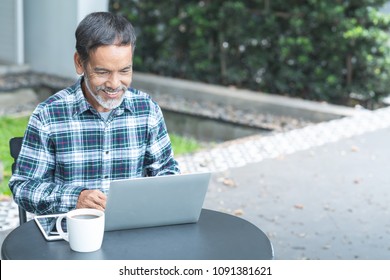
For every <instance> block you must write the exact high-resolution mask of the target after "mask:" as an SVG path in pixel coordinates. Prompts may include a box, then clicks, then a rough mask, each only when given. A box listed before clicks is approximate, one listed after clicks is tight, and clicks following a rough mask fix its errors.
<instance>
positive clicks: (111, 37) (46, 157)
mask: <svg viewBox="0 0 390 280" xmlns="http://www.w3.org/2000/svg"><path fill="white" fill-rule="evenodd" d="M135 41H136V36H135V32H134V29H133V27H132V25H131V24H130V23H129V22H128V21H127V20H126V19H125V18H124V17H121V16H117V15H114V14H111V13H106V12H99V13H92V14H90V15H88V16H87V17H86V18H85V19H84V20H83V21H82V22H80V24H79V26H78V27H77V30H76V53H75V55H74V63H75V67H76V72H77V73H78V74H79V75H81V77H80V79H79V80H78V81H77V82H76V84H74V85H73V86H71V87H69V88H66V89H64V90H61V91H59V92H58V93H56V94H55V95H53V96H51V97H50V98H48V99H47V100H46V101H45V102H43V103H41V104H40V105H38V107H37V108H36V109H35V111H34V112H33V114H32V116H31V118H30V121H29V124H28V127H27V130H26V133H25V136H24V140H23V145H22V149H21V152H20V154H19V157H18V161H17V165H16V170H15V173H14V175H13V176H12V178H11V180H10V183H9V186H10V189H11V191H12V192H13V195H14V199H15V202H16V203H17V204H19V205H20V206H21V207H22V208H24V209H25V210H27V211H28V212H32V213H36V214H50V213H63V212H68V211H69V210H71V209H74V208H96V209H101V210H103V209H105V205H106V193H107V191H108V189H109V184H110V181H112V180H118V179H125V178H133V177H141V176H161V175H168V174H178V173H179V172H180V171H179V168H178V164H177V162H176V161H175V159H174V158H173V152H172V148H171V143H170V139H169V136H168V134H167V129H166V126H165V122H164V119H163V116H162V113H161V109H160V108H159V106H158V105H157V104H156V103H155V102H154V101H153V100H152V99H151V98H150V97H149V96H148V95H147V94H146V93H143V92H141V91H139V90H136V89H132V88H129V87H130V84H131V81H132V71H133V67H132V64H133V53H134V48H135Z"/></svg>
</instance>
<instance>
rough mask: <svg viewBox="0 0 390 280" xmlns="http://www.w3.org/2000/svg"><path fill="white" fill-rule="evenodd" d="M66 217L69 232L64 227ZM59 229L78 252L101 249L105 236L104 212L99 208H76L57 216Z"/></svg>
mask: <svg viewBox="0 0 390 280" xmlns="http://www.w3.org/2000/svg"><path fill="white" fill-rule="evenodd" d="M65 217H66V224H67V230H68V232H67V233H66V232H64V231H63V229H62V220H63V219H64V218H65ZM56 225H57V231H58V233H59V234H60V236H61V237H62V238H63V239H65V240H66V241H68V242H69V245H70V248H71V249H72V250H73V251H77V252H93V251H97V250H99V249H100V247H101V246H102V243H103V236H104V212H103V211H101V210H97V209H87V208H83V209H75V210H72V211H69V212H68V213H66V214H64V215H61V216H59V217H58V218H57V223H56Z"/></svg>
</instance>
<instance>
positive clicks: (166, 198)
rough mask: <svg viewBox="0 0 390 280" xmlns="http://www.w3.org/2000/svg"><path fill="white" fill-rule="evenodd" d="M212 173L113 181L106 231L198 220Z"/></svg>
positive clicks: (106, 215) (106, 211) (108, 203)
mask: <svg viewBox="0 0 390 280" xmlns="http://www.w3.org/2000/svg"><path fill="white" fill-rule="evenodd" d="M210 177H211V173H208V172H205V173H193V174H178V175H166V176H156V177H142V178H135V179H126V180H118V181H113V182H111V183H110V190H109V192H108V197H107V203H106V210H105V231H113V230H124V229H134V228H144V227H155V226H165V225H174V224H184V223H196V222H197V221H198V220H199V216H200V212H201V210H202V206H203V201H204V199H205V196H206V192H207V188H208V185H209V181H210Z"/></svg>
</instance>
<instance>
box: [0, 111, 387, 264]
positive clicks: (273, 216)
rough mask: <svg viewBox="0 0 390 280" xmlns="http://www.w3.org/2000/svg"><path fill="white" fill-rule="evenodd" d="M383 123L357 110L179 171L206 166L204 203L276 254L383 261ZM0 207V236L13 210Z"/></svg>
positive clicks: (184, 162) (192, 161) (382, 114)
mask: <svg viewBox="0 0 390 280" xmlns="http://www.w3.org/2000/svg"><path fill="white" fill-rule="evenodd" d="M389 128H390V108H385V109H379V110H376V111H373V112H371V111H365V110H362V111H361V113H360V114H357V115H356V116H354V117H346V118H342V119H337V120H333V121H329V122H324V123H320V124H316V125H311V126H308V127H305V128H302V129H296V130H292V131H289V132H285V133H278V134H274V135H271V136H252V137H248V138H242V139H238V140H235V141H231V142H226V143H223V144H220V145H217V146H215V147H214V148H211V149H208V150H205V151H200V152H198V153H195V154H193V155H187V156H182V157H178V161H179V163H180V165H181V167H182V170H183V172H200V171H212V172H213V176H212V180H211V183H210V186H209V191H208V193H207V196H206V200H205V203H204V207H205V208H209V209H215V210H219V211H224V212H227V213H231V214H234V215H237V216H240V217H242V218H244V219H247V220H249V221H250V222H252V223H254V224H255V225H257V226H258V227H260V228H261V229H262V230H263V231H264V232H265V233H266V234H267V235H268V236H269V237H270V239H271V241H272V242H273V245H274V250H275V256H276V259H390V245H389V244H388V240H389V237H390V236H389V235H390V222H389V219H388V216H389V214H390V213H389V205H390V204H389V200H390V189H389V188H388V186H389V185H390V175H388V174H389V173H388V171H389V169H390V163H389V158H390V149H389V148H388V143H390V129H389ZM0 206H1V209H0V212H1V221H0V223H1V224H2V231H1V235H0V242H2V240H1V238H4V236H5V235H6V234H8V232H9V231H10V230H11V229H12V228H13V227H15V226H16V225H17V220H16V217H17V214H16V213H17V212H15V211H16V209H15V205H14V203H13V202H12V201H10V202H2V203H1V205H0ZM10 209H11V210H10ZM9 210H10V211H9ZM10 213H11V215H10ZM238 238H239V237H238Z"/></svg>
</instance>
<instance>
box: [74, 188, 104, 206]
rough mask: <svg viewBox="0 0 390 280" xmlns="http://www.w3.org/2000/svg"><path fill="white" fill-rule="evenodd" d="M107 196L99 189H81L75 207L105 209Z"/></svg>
mask: <svg viewBox="0 0 390 280" xmlns="http://www.w3.org/2000/svg"><path fill="white" fill-rule="evenodd" d="M106 200H107V196H106V195H105V194H104V193H102V192H101V191H99V190H83V191H82V192H81V193H80V195H79V199H78V200H77V205H76V208H94V209H98V210H104V209H106Z"/></svg>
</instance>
